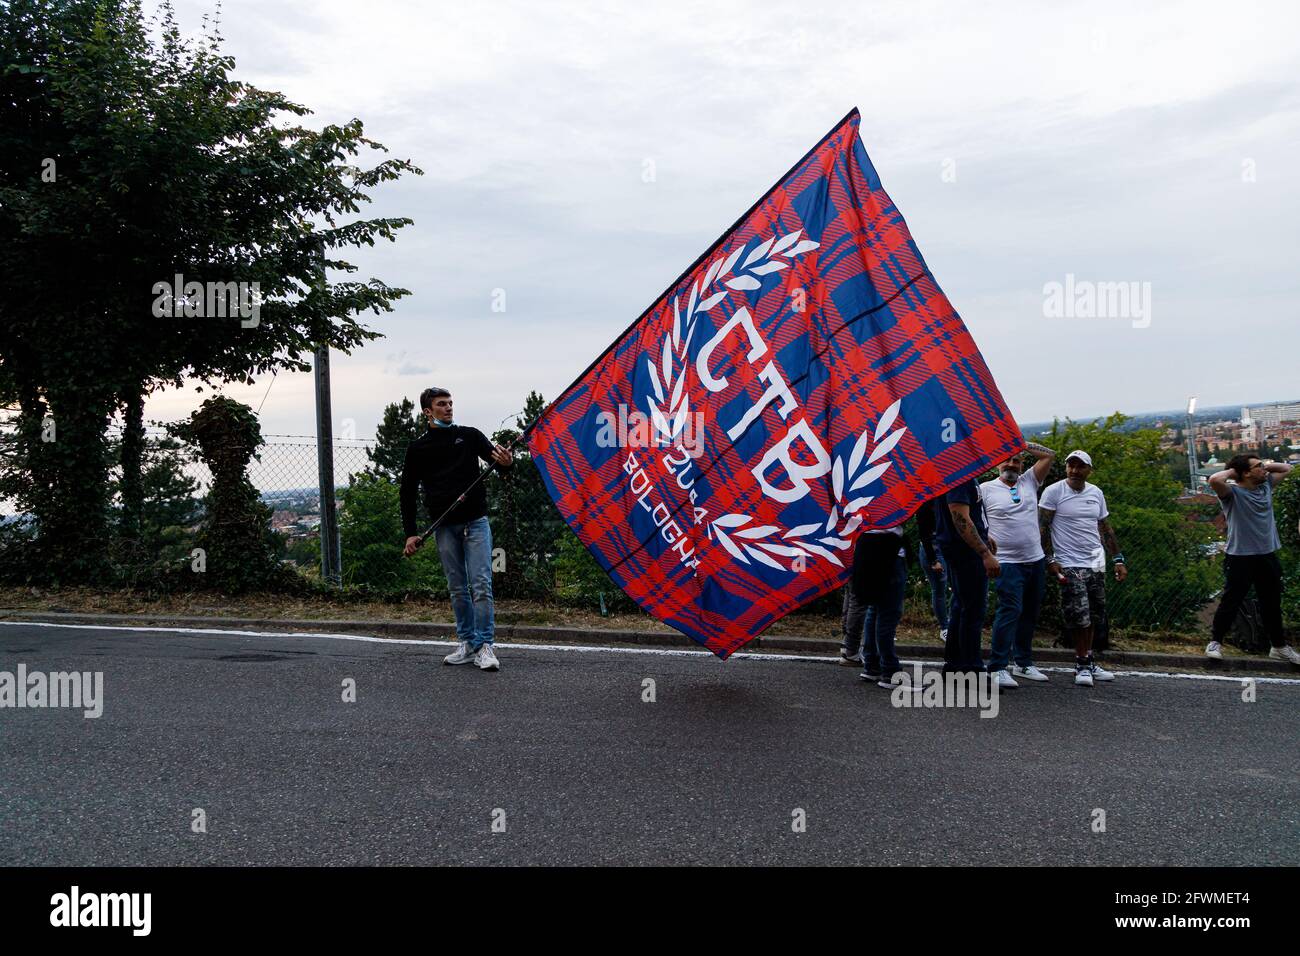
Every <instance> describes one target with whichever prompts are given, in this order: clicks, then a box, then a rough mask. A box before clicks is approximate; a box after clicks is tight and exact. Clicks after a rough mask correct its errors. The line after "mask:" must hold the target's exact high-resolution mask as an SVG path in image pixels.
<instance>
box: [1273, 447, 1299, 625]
mask: <svg viewBox="0 0 1300 956" xmlns="http://www.w3.org/2000/svg"><path fill="white" fill-rule="evenodd" d="M1273 514H1274V516H1275V517H1276V519H1277V533H1278V537H1280V538H1281V539H1282V553H1281V558H1282V620H1283V621H1291V622H1294V621H1297V620H1300V468H1294V469H1292V471H1291V474H1289V475H1287V476H1286V477H1285V478H1283V479H1282V481H1281V483H1280V484H1278V486H1277V487H1276V488H1274V489H1273Z"/></svg>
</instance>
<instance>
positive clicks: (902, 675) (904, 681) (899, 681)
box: [876, 671, 925, 694]
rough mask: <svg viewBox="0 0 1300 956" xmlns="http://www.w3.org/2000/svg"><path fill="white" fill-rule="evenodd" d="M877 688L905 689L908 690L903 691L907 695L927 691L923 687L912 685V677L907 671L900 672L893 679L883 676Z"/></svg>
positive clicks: (877, 683) (878, 681) (877, 682)
mask: <svg viewBox="0 0 1300 956" xmlns="http://www.w3.org/2000/svg"><path fill="white" fill-rule="evenodd" d="M876 686H878V687H883V688H885V690H893V689H894V688H895V687H903V688H906V690H904V691H903V693H905V694H906V693H913V694H920V693H922V692H923V691H924V690H925V688H924V687H922V686H921V685H919V684H913V683H912V675H911V674H909V673H908V672H907V671H899V672H898V673H896V674H894V675H893V676H892V677H887V676H885V675H883V674H882V675H881V676H880V679H879V680H877V681H876Z"/></svg>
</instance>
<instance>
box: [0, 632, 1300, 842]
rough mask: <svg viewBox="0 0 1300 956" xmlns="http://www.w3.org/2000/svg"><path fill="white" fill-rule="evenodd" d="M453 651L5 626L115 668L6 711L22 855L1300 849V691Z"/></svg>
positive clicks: (18, 643) (2, 792)
mask: <svg viewBox="0 0 1300 956" xmlns="http://www.w3.org/2000/svg"><path fill="white" fill-rule="evenodd" d="M447 650H448V648H447V646H446V645H443V644H432V643H422V642H421V643H415V642H409V643H408V642H396V641H373V642H366V641H358V640H341V639H329V638H322V637H311V636H284V635H273V636H249V635H243V634H240V635H222V634H196V633H184V632H176V631H165V632H158V631H152V632H150V631H132V630H115V629H103V628H81V627H78V628H69V627H40V626H33V625H14V624H4V625H0V671H8V672H11V673H13V672H16V668H17V665H18V664H19V663H22V664H24V665H25V666H26V668H27V671H28V672H29V673H30V672H32V671H43V672H49V671H69V670H81V671H101V672H102V673H103V675H104V678H103V680H104V695H103V696H104V703H103V715H102V716H101V717H99V718H98V719H86V718H84V717H83V716H82V712H81V711H79V710H77V711H74V710H66V709H43V710H42V709H10V708H5V709H0V864H4V865H15V864H19V865H25V864H59V865H71V866H81V865H106V864H157V865H174V864H181V865H204V864H402V863H410V864H450V863H501V864H602V863H603V864H641V863H666V864H690V863H708V864H723V865H736V864H740V865H743V864H757V863H773V864H814V863H829V864H875V865H881V864H884V865H894V864H924V863H956V864H965V863H978V864H1012V865H1015V864H1069V865H1076V864H1077V865H1091V864H1125V865H1127V864H1208V865H1216V864H1220V865H1236V864H1246V865H1258V864H1271V865H1277V864H1287V865H1296V864H1298V863H1300V683H1295V682H1292V683H1286V682H1275V683H1268V682H1260V683H1259V684H1258V685H1257V687H1256V700H1255V701H1254V702H1250V703H1247V702H1244V701H1243V700H1242V687H1241V684H1240V683H1239V682H1236V681H1222V680H1196V679H1171V678H1156V677H1138V676H1121V677H1120V678H1119V679H1117V680H1116V681H1115V682H1114V683H1112V684H1109V685H1099V686H1098V687H1096V688H1093V689H1091V690H1085V689H1082V688H1076V687H1074V686H1072V684H1071V683H1070V681H1069V679H1068V676H1067V675H1066V674H1063V673H1053V674H1052V675H1051V676H1052V682H1051V683H1050V684H1047V685H1035V686H1030V687H1024V688H1021V689H1019V690H1016V691H1010V692H1007V693H1005V694H1003V695H1002V696H1001V698H1000V700H999V711H998V715H997V717H995V718H993V719H988V718H981V717H980V716H979V711H978V710H975V709H956V708H946V709H942V708H941V709H921V708H918V709H899V708H895V707H893V706H892V705H891V700H890V693H889V692H888V691H885V690H881V689H879V688H877V687H875V686H874V685H866V684H864V683H863V682H862V681H860V680H858V677H857V671H856V669H849V668H844V667H838V666H835V665H834V664H830V663H826V662H822V661H794V660H779V659H763V660H754V659H738V658H733V659H732V660H731V661H728V662H725V663H724V662H721V661H718V660H716V659H713V658H712V657H708V656H691V655H683V654H680V653H668V654H666V653H662V652H661V653H652V652H651V653H647V652H645V651H639V650H638V651H628V650H601V651H588V652H584V651H575V650H568V649H557V648H547V649H527V648H511V647H508V646H502V647H501V648H500V649H499V656H500V658H501V661H502V670H501V671H500V672H499V673H496V674H490V673H482V672H480V671H478V670H477V669H475V668H472V667H459V668H452V667H445V666H443V665H442V663H441V658H442V655H443V654H445V653H447ZM645 678H652V679H653V680H654V682H655V685H654V690H655V697H656V699H655V701H654V702H653V703H647V702H645V701H644V700H643V694H644V690H643V681H644V679H645ZM348 679H351V680H353V681H355V684H356V701H355V702H344V701H343V699H342V697H343V688H344V682H345V681H346V680H348ZM196 808H201V809H202V810H203V812H204V814H205V816H206V828H207V832H206V833H195V832H193V831H192V825H191V824H192V820H193V814H194V811H195V809H196ZM1099 809H1100V810H1104V811H1105V831H1104V832H1095V830H1094V828H1095V826H1096V821H1097V820H1098V819H1099V818H1098V816H1097V815H1096V813H1095V812H1094V811H1096V810H1099ZM797 811H802V812H803V819H804V820H805V821H806V828H805V829H804V831H803V832H795V827H794V825H793V824H794V823H795V822H796V819H797V818H798V814H797ZM494 820H495V821H496V824H497V829H498V830H500V829H501V826H502V824H503V823H504V832H494V827H493V823H494Z"/></svg>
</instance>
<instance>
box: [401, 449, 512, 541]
mask: <svg viewBox="0 0 1300 956" xmlns="http://www.w3.org/2000/svg"><path fill="white" fill-rule="evenodd" d="M480 458H481V459H483V461H486V462H489V463H491V462H492V443H491V442H490V441H488V440H487V436H486V435H484V434H483V433H482V432H481V431H479V430H478V429H477V428H471V427H469V426H468V425H451V426H449V427H445V428H444V427H442V426H440V425H433V426H430V428H429V430H428V431H427V432H425V433H424V434H423V435H421V436H420V437H419V438H417V439H416V440H415V441H413V442H411V444H409V445H407V446H406V461H405V462H404V463H403V465H402V490H401V501H402V530H403V531H404V532H405V534H406V537H408V538H410V537H413V536H414V535H417V534H420V533H421V532H423V531H424V529H423V528H417V527H416V526H415V501H416V491H417V489H418V487H419V486H420V485H423V486H424V503H425V506H426V507H427V508H428V511H429V520H430V521H437V520H438V517H439V516H440V515H441V514H442V513H443V512H444V511H446V510H447V509H448V508H449V507H451V505H452V503H453V502H455V500H456V499H457V498H459V497H460V496H461V495H462V494H464V493H465V491H466V489H469V494H467V495H465V500H464V501H462V502H461V503H460V504H458V505H456V507H455V508H453V509H452V511H451V513H450V514H448V515H447V517H446V518H444V519H443V522H442V523H443V524H444V525H450V524H466V523H467V522H470V521H473V520H474V519H475V518H482V517H483V516H484V515H486V514H487V484H486V483H485V482H483V481H480V482H478V483H477V484H475V480H476V479H477V478H478V474H479V466H478V462H479V459H480ZM471 485H473V487H472V488H471V487H470V486H471Z"/></svg>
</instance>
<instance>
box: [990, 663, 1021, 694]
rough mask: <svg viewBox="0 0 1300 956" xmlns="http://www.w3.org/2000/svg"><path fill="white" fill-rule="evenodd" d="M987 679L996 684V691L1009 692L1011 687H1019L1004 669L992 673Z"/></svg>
mask: <svg viewBox="0 0 1300 956" xmlns="http://www.w3.org/2000/svg"><path fill="white" fill-rule="evenodd" d="M989 677H991V678H992V679H993V680H995V681H996V682H997V685H998V690H1010V689H1011V688H1013V687H1019V686H1020V685H1019V684H1017V683H1016V682H1015V681H1014V680H1013V679H1012V678H1011V675H1010V674H1008V673H1007V671H1006V668H1003V669H1002V670H998V671H993V672H992V673H991V674H989Z"/></svg>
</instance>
